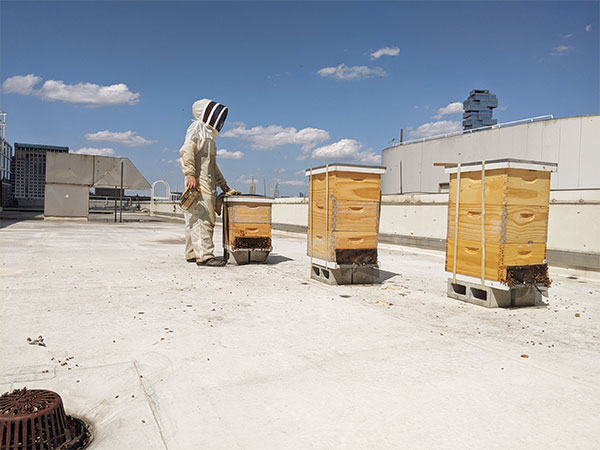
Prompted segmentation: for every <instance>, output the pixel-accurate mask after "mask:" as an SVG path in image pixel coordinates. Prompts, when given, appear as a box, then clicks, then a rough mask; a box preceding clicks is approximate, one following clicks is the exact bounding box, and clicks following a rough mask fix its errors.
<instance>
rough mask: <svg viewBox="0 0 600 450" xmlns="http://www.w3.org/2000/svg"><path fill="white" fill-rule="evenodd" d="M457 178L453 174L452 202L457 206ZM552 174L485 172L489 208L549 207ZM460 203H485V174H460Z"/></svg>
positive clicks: (530, 171) (486, 201)
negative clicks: (501, 206)
mask: <svg viewBox="0 0 600 450" xmlns="http://www.w3.org/2000/svg"><path fill="white" fill-rule="evenodd" d="M456 186H457V175H456V174H451V175H450V194H449V199H448V201H449V203H452V204H456ZM549 199H550V172H541V171H537V170H525V169H496V170H488V171H486V172H485V203H486V205H491V204H494V205H501V204H507V205H529V206H547V205H548V202H549ZM459 201H460V203H467V204H481V172H463V173H461V175H460V198H459Z"/></svg>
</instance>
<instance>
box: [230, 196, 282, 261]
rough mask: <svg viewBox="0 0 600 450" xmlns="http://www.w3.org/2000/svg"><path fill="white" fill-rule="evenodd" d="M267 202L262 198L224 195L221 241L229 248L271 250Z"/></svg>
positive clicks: (269, 211) (232, 249)
mask: <svg viewBox="0 0 600 450" xmlns="http://www.w3.org/2000/svg"><path fill="white" fill-rule="evenodd" d="M271 203H272V200H271V199H269V198H265V197H259V196H252V195H236V196H231V197H226V199H225V203H224V205H223V207H224V208H225V209H226V211H225V215H224V219H223V220H224V226H223V231H224V235H223V242H224V243H225V248H226V249H227V250H229V251H235V250H261V251H271V248H272V247H271Z"/></svg>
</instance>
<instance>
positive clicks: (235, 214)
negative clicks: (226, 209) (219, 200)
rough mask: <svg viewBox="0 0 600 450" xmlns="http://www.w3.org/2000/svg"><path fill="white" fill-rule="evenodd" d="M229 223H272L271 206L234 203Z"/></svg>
mask: <svg viewBox="0 0 600 450" xmlns="http://www.w3.org/2000/svg"><path fill="white" fill-rule="evenodd" d="M231 206H232V213H231V214H230V215H229V221H230V222H233V223H271V205H265V204H264V203H254V204H253V203H240V204H236V203H233V204H232V205H231Z"/></svg>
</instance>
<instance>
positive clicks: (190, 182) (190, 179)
mask: <svg viewBox="0 0 600 450" xmlns="http://www.w3.org/2000/svg"><path fill="white" fill-rule="evenodd" d="M185 187H186V188H188V189H196V177H195V176H193V175H186V177H185Z"/></svg>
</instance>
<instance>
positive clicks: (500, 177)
mask: <svg viewBox="0 0 600 450" xmlns="http://www.w3.org/2000/svg"><path fill="white" fill-rule="evenodd" d="M506 179H507V175H506V169H497V170H486V172H485V204H486V205H502V204H504V201H505V192H504V191H505V187H506ZM456 186H457V176H456V174H455V173H453V174H451V175H450V193H449V196H448V203H449V204H450V203H452V204H453V205H456ZM459 202H460V203H466V204H470V205H476V204H479V205H481V172H463V173H461V174H460V198H459Z"/></svg>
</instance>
